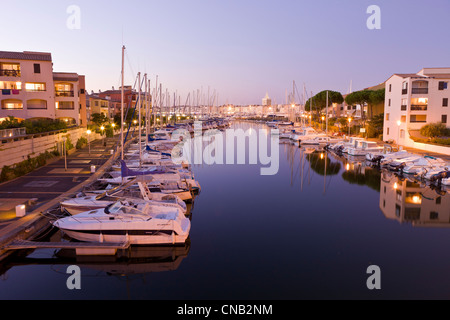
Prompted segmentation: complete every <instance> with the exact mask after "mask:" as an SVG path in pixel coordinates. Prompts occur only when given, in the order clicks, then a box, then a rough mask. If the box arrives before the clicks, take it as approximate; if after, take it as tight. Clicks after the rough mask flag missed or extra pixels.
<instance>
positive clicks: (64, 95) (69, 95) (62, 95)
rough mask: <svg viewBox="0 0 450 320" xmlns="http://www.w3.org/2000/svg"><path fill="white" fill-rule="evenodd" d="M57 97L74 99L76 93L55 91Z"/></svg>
mask: <svg viewBox="0 0 450 320" xmlns="http://www.w3.org/2000/svg"><path fill="white" fill-rule="evenodd" d="M55 96H57V97H69V98H71V97H74V96H75V94H74V91H55Z"/></svg>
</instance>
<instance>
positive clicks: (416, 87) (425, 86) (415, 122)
mask: <svg viewBox="0 0 450 320" xmlns="http://www.w3.org/2000/svg"><path fill="white" fill-rule="evenodd" d="M449 82H450V68H424V69H422V70H421V71H419V72H418V73H408V74H394V75H392V76H391V77H390V78H389V79H388V80H387V81H386V99H385V122H384V136H383V139H384V140H385V141H389V140H392V141H396V142H397V143H398V144H401V145H405V146H408V145H411V142H412V140H410V139H409V138H410V136H411V134H414V132H418V131H419V130H420V129H421V128H422V127H423V126H424V125H426V124H429V123H437V122H442V123H444V124H445V125H446V126H447V127H449V116H450V108H449V102H448V101H449V98H450V88H449Z"/></svg>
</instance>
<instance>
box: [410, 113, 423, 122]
mask: <svg viewBox="0 0 450 320" xmlns="http://www.w3.org/2000/svg"><path fill="white" fill-rule="evenodd" d="M410 122H427V116H426V115H411V118H410Z"/></svg>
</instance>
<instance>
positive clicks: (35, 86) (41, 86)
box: [25, 83, 45, 91]
mask: <svg viewBox="0 0 450 320" xmlns="http://www.w3.org/2000/svg"><path fill="white" fill-rule="evenodd" d="M25 89H26V90H27V91H45V83H26V84H25Z"/></svg>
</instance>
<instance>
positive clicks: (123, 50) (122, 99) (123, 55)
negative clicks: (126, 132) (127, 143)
mask: <svg viewBox="0 0 450 320" xmlns="http://www.w3.org/2000/svg"><path fill="white" fill-rule="evenodd" d="M124 69H125V46H122V88H121V108H120V115H121V118H120V119H121V122H120V126H121V128H120V141H121V149H122V151H121V152H122V157H121V159H122V160H123V159H124V152H123V149H124V145H123V142H124V141H123V139H124V136H123V126H124V123H123V107H124V77H125V75H124Z"/></svg>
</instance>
